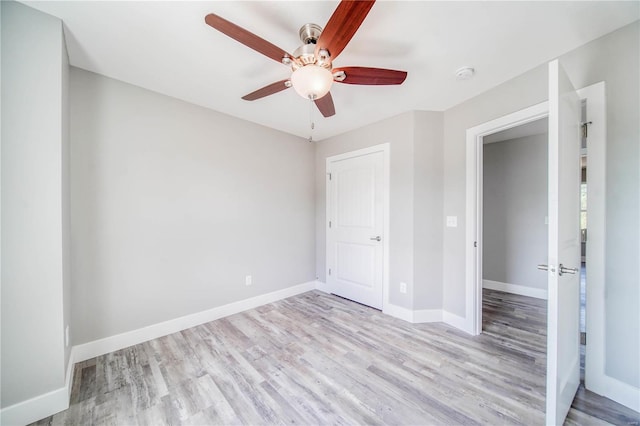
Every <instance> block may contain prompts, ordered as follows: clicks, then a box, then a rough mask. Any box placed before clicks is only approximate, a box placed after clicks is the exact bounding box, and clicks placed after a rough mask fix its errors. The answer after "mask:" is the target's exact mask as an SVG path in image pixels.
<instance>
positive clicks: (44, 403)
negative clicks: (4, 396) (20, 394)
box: [0, 348, 75, 425]
mask: <svg viewBox="0 0 640 426" xmlns="http://www.w3.org/2000/svg"><path fill="white" fill-rule="evenodd" d="M73 355H74V353H73V348H72V349H71V354H70V356H69V361H68V363H67V374H66V375H65V382H64V386H63V387H61V388H58V389H55V390H53V391H51V392H47V393H45V394H43V395H38V396H36V397H35V398H31V399H28V400H26V401H22V402H19V403H17V404H14V405H10V406H9V407H5V408H3V409H2V410H0V424H1V425H27V424H30V423H33V422H37V421H38V420H40V419H44V418H45V417H49V416H51V415H53V414H56V413H59V412H60V411H63V410H66V409H67V408H69V397H70V395H71V387H72V382H73V367H74V365H75V360H74V357H73Z"/></svg>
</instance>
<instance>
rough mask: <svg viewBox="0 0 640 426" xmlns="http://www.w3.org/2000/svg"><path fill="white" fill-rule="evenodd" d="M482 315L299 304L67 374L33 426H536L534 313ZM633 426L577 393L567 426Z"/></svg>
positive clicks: (540, 305)
mask: <svg viewBox="0 0 640 426" xmlns="http://www.w3.org/2000/svg"><path fill="white" fill-rule="evenodd" d="M484 308H485V310H484V315H483V326H484V330H485V331H484V333H483V334H482V335H480V336H475V337H472V336H468V335H467V334H465V333H464V332H461V331H459V330H457V329H455V328H452V327H450V326H448V325H445V324H442V323H433V324H409V323H407V322H404V321H401V320H397V319H395V318H392V317H389V316H386V315H382V314H381V313H380V312H379V311H377V310H375V309H371V308H367V307H365V306H362V305H359V304H356V303H354V302H350V301H348V300H345V299H342V298H339V297H336V296H332V295H327V294H324V293H321V292H317V291H312V292H308V293H305V294H302V295H299V296H295V297H291V298H289V299H285V300H282V301H279V302H276V303H272V304H269V305H266V306H262V307H259V308H256V309H253V310H250V311H246V312H243V313H240V314H236V315H233V316H230V317H227V318H223V319H220V320H217V321H213V322H210V323H207V324H203V325H200V326H197V327H193V328H191V329H188V330H184V331H182V332H180V333H175V334H172V335H169V336H165V337H162V338H159V339H155V340H152V341H149V342H145V343H142V344H139V345H136V346H132V347H130V348H126V349H122V350H119V351H116V352H113V353H110V354H107V355H103V356H100V357H97V358H95V359H92V360H88V361H84V362H81V363H78V364H76V366H75V375H74V381H73V389H72V395H71V406H70V407H69V409H68V410H66V411H63V412H61V413H58V414H56V415H54V416H51V417H48V418H46V419H43V420H41V421H39V422H37V423H36V424H38V425H48V424H53V425H62V424H65V425H87V424H93V425H103V424H104V425H162V424H172V425H173V424H190V425H203V424H225V425H227V424H294V425H295V424H300V425H309V424H414V425H415V424H424V425H436V424H437V425H440V424H465V425H475V424H492V425H497V424H526V425H534V424H544V402H545V395H544V394H545V368H546V367H545V351H546V348H545V345H546V336H545V333H546V324H545V321H546V320H545V318H546V304H545V302H544V301H540V300H538V299H532V298H526V297H523V296H515V295H510V294H507V293H501V292H496V291H485V297H484ZM638 420H639V417H638V413H635V412H633V411H631V410H628V409H626V408H625V407H621V406H618V404H615V403H613V402H612V401H609V400H607V399H605V398H601V397H598V396H597V395H594V394H592V393H590V392H588V391H586V390H584V389H581V391H580V392H579V393H578V396H577V397H576V401H575V402H574V405H573V407H572V409H571V411H570V413H569V417H568V419H567V422H566V423H567V424H570V425H575V424H607V422H609V423H613V424H634V423H633V422H636V424H637V422H638Z"/></svg>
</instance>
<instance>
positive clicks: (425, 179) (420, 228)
mask: <svg viewBox="0 0 640 426" xmlns="http://www.w3.org/2000/svg"><path fill="white" fill-rule="evenodd" d="M414 114H415V123H414V129H415V134H414V148H413V154H414V155H413V167H414V181H413V197H414V201H413V206H414V216H413V235H414V239H413V250H414V254H413V256H414V267H413V271H414V277H413V279H414V282H415V285H414V294H413V297H414V300H413V308H414V309H441V308H442V238H443V235H444V232H443V230H444V223H443V216H442V201H443V197H444V194H443V193H442V173H443V170H442V149H443V147H442V138H443V124H442V123H443V120H442V119H443V114H442V113H440V112H425V111H416V112H415V113H414Z"/></svg>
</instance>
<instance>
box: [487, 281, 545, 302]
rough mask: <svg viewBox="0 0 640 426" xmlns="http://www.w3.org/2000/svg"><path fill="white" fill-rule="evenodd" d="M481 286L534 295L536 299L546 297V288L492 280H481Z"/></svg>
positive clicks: (523, 294)
mask: <svg viewBox="0 0 640 426" xmlns="http://www.w3.org/2000/svg"><path fill="white" fill-rule="evenodd" d="M482 288H488V289H489V290H498V291H504V292H505V293H511V294H519V295H520V296H529V297H535V298H536V299H545V300H546V299H547V289H544V288H535V287H529V286H526V285H519V284H509V283H503V282H500V281H492V280H482Z"/></svg>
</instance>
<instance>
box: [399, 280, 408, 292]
mask: <svg viewBox="0 0 640 426" xmlns="http://www.w3.org/2000/svg"><path fill="white" fill-rule="evenodd" d="M400 293H403V294H406V293H407V283H400Z"/></svg>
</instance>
